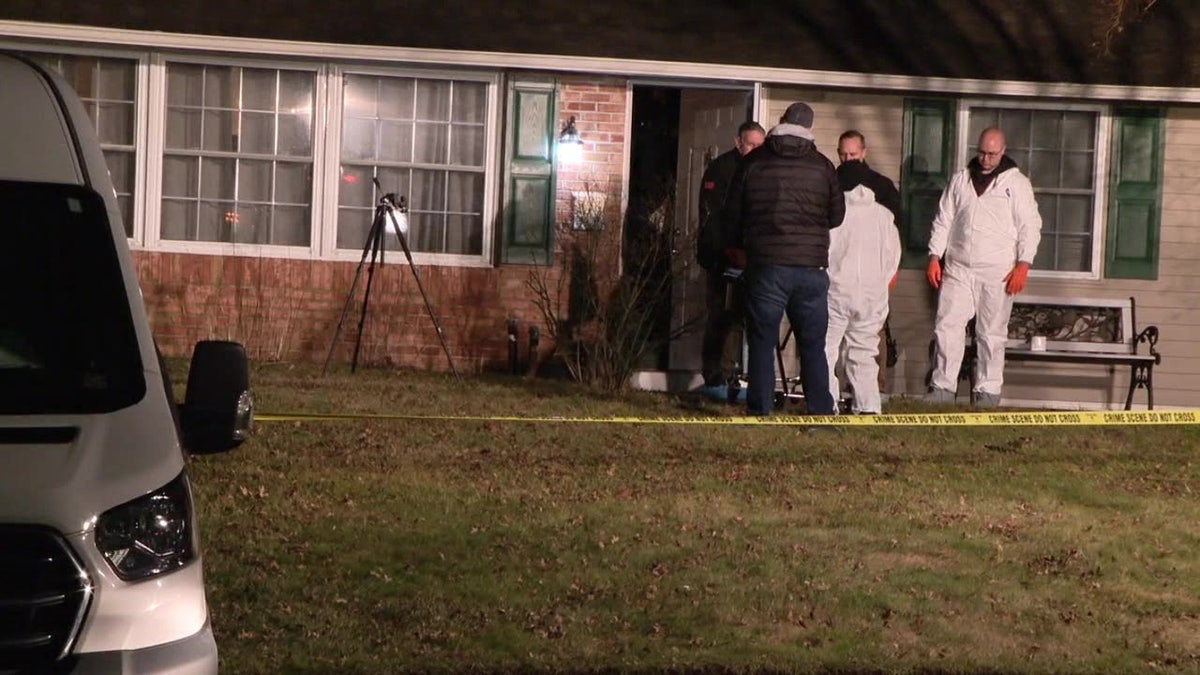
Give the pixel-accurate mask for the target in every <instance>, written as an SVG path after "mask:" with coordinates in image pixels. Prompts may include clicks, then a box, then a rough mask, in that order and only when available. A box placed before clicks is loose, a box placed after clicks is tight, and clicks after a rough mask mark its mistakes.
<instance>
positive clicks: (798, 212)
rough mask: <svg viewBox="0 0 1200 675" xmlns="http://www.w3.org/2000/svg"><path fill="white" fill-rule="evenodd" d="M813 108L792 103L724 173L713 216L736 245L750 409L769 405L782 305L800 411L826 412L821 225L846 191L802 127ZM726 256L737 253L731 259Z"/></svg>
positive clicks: (829, 405)
mask: <svg viewBox="0 0 1200 675" xmlns="http://www.w3.org/2000/svg"><path fill="white" fill-rule="evenodd" d="M812 124H813V110H812V108H811V107H809V106H808V104H806V103H793V104H792V105H790V106H788V109H787V111H786V112H785V113H784V114H783V117H782V118H781V119H780V121H779V125H778V126H776V127H775V128H773V129H771V132H770V133H769V134H767V140H766V142H765V143H763V145H762V146H760V147H759V148H758V149H756V150H754V151H753V152H751V153H750V154H748V155H746V156H745V158H743V160H742V164H741V166H739V167H738V170H737V172H736V173H735V174H734V177H733V182H732V184H731V186H730V191H729V198H728V199H727V201H726V206H725V211H724V212H723V217H722V222H723V225H724V227H725V232H726V242H727V243H728V244H729V245H730V246H732V247H734V248H736V249H741V250H742V251H744V254H735V257H740V255H744V257H745V263H746V264H745V269H746V271H745V273H744V274H743V275H742V276H743V283H744V284H745V292H746V319H747V321H746V329H747V332H748V334H749V338H748V343H749V348H750V364H749V369H748V375H749V378H750V391H749V393H748V395H747V397H746V404H747V408H748V410H749V412H750V414H752V415H767V414H770V412H771V408H772V405H773V403H774V391H775V349H776V347H777V346H778V344H779V323H780V321H781V320H782V319H783V314H784V312H785V311H786V312H787V316H788V321H789V322H790V324H791V328H792V330H793V331H794V332H795V334H796V346H797V349H798V351H799V355H800V379H801V385H802V386H803V388H804V400H805V403H806V405H807V408H808V412H809V414H813V415H831V414H833V413H834V408H833V405H834V403H833V397H832V396H831V395H830V393H829V368H828V366H827V364H826V361H825V331H826V328H827V327H828V323H829V306H828V304H827V303H828V294H829V276H828V275H827V274H826V272H825V268H826V267H828V265H829V231H830V230H831V229H833V228H835V227H837V226H838V225H841V224H842V218H843V217H844V216H845V214H846V199H845V195H844V194H843V193H842V190H841V188H840V187H839V186H838V179H837V173H836V172H835V171H834V169H833V164H832V163H831V162H830V161H829V160H828V159H826V158H825V156H824V155H822V154H821V153H820V152H819V151H818V150H817V146H816V143H815V142H814V139H813V135H812ZM734 262H735V263H736V262H740V261H737V260H735V261H734Z"/></svg>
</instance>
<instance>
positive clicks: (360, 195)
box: [338, 165, 374, 207]
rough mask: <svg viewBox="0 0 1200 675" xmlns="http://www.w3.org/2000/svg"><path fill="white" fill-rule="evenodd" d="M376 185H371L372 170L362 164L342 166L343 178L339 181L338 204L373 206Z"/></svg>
mask: <svg viewBox="0 0 1200 675" xmlns="http://www.w3.org/2000/svg"><path fill="white" fill-rule="evenodd" d="M373 194H374V187H373V186H372V185H371V170H370V169H368V168H365V167H361V166H344V165H343V166H342V180H341V181H340V182H339V183H338V204H339V205H341V206H363V207H368V206H371V197H372V195H373Z"/></svg>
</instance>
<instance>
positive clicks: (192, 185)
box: [163, 156, 200, 197]
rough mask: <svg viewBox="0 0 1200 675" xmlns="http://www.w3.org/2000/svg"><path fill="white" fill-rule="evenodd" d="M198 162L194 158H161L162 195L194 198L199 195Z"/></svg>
mask: <svg viewBox="0 0 1200 675" xmlns="http://www.w3.org/2000/svg"><path fill="white" fill-rule="evenodd" d="M199 185H200V160H199V158H196V157H179V156H167V157H164V158H163V195H165V196H167V197H196V196H198V195H199V189H200V188H199Z"/></svg>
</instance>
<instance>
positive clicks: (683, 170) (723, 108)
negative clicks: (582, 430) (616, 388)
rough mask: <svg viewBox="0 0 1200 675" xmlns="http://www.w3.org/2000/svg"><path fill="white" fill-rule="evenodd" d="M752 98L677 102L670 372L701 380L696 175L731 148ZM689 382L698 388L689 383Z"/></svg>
mask: <svg viewBox="0 0 1200 675" xmlns="http://www.w3.org/2000/svg"><path fill="white" fill-rule="evenodd" d="M752 103H753V94H752V93H751V92H749V91H745V90H741V91H730V90H717V89H685V90H683V91H682V92H681V95H680V102H679V108H680V110H679V159H678V164H677V171H676V174H675V175H676V184H675V195H676V198H675V246H674V253H673V255H675V256H683V257H684V261H683V262H685V263H686V265H680V264H679V261H677V262H676V264H675V265H673V266H672V268H673V269H676V270H679V269H683V270H684V273H683V274H682V275H679V276H677V277H676V279H675V283H674V287H673V288H672V294H671V331H672V334H675V335H679V334H680V331H681V330H683V331H685V332H683V334H682V335H680V336H679V337H677V338H676V339H675V340H673V341H672V342H671V346H670V353H669V355H668V358H669V365H670V370H671V371H672V372H674V373H679V372H680V371H685V372H692V373H695V374H696V377H697V378H698V377H699V372H700V367H701V358H700V346H701V343H702V341H703V338H704V317H705V314H706V311H705V307H704V286H705V279H704V269H703V268H701V267H700V265H699V264H697V263H696V233H697V230H698V228H699V225H700V222H699V217H700V214H699V202H700V177H701V176H703V175H704V169H705V168H706V167H707V166H708V163H709V162H710V161H712V160H713V159H714V158H715V157H716V156H717V155H719V154H721V153H722V152H725V151H726V150H729V149H732V148H733V141H734V138H735V137H736V136H737V128H738V126H739V125H741V123H742V122H745V121H746V120H747V119H749V118H750V117H749V116H750V113H751V105H752ZM692 384H696V383H695V382H693V383H692Z"/></svg>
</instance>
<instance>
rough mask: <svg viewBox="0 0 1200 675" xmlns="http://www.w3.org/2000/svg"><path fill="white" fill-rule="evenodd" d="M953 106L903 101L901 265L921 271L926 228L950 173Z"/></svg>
mask: <svg viewBox="0 0 1200 675" xmlns="http://www.w3.org/2000/svg"><path fill="white" fill-rule="evenodd" d="M954 109H955V106H954V101H951V100H945V99H906V100H905V101H904V164H903V166H902V167H901V170H900V239H901V242H902V243H903V245H904V255H903V258H902V259H901V265H903V266H904V267H908V268H920V269H924V268H925V263H926V261H927V260H928V259H929V228H930V225H931V224H932V223H933V217H934V216H935V215H937V208H938V200H939V199H940V198H941V196H942V190H944V189H945V188H946V184H947V183H949V182H950V175H951V174H952V173H953V172H954Z"/></svg>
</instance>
